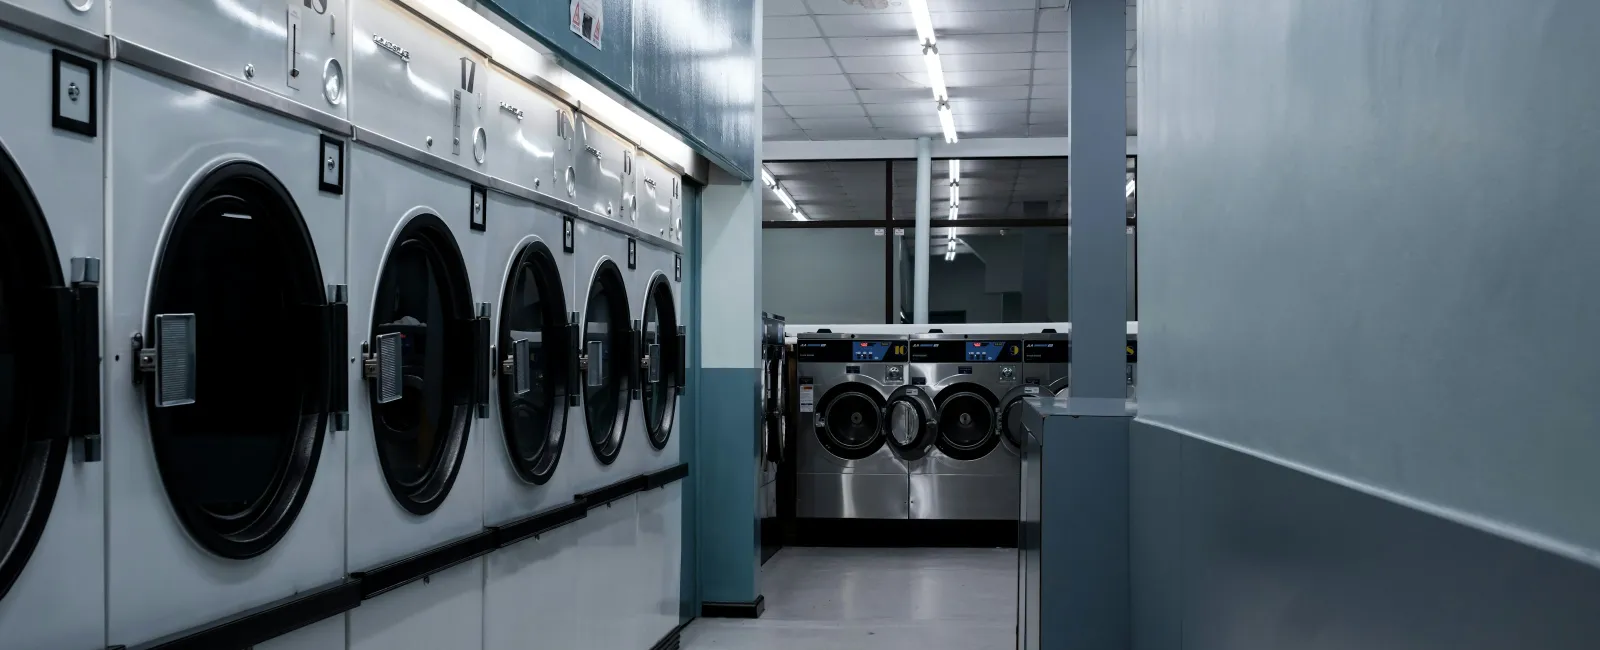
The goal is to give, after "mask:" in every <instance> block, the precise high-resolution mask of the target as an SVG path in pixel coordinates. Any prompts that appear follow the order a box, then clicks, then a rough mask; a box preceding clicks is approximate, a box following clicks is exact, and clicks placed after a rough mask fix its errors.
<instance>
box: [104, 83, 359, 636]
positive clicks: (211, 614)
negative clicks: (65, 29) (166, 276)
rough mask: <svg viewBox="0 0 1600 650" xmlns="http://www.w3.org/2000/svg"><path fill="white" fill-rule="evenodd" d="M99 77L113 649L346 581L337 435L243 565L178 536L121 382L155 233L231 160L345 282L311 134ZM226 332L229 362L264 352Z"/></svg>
mask: <svg viewBox="0 0 1600 650" xmlns="http://www.w3.org/2000/svg"><path fill="white" fill-rule="evenodd" d="M110 81H111V83H110V86H111V87H112V88H114V89H115V94H114V95H111V97H110V105H111V106H112V107H114V110H112V111H111V112H110V119H109V120H107V121H108V122H109V124H110V132H111V133H113V134H116V135H113V136H112V137H113V139H114V140H115V141H114V142H113V143H111V146H110V150H111V153H112V157H111V158H110V160H109V170H108V174H109V176H110V178H111V187H112V196H113V197H115V198H114V200H113V202H112V205H111V209H110V219H111V225H110V229H109V232H110V235H111V241H112V242H114V245H113V246H112V251H111V254H110V255H108V257H109V258H110V260H111V264H110V265H109V266H108V267H107V268H108V271H107V273H106V277H107V280H108V284H109V285H110V288H109V291H108V294H109V295H110V301H109V309H108V314H107V316H106V331H107V340H106V343H105V354H106V375H107V393H106V395H107V397H106V404H107V410H106V423H107V424H106V428H107V433H106V444H105V447H106V464H107V466H108V467H107V472H108V474H107V476H108V484H109V485H108V490H107V492H108V494H109V495H110V496H109V498H110V502H109V504H108V509H109V516H108V518H107V519H108V521H109V526H110V530H109V534H108V540H109V549H108V550H109V553H108V560H107V561H108V563H109V569H108V571H107V575H108V577H109V582H108V589H109V593H108V602H109V608H110V611H109V625H110V630H109V632H110V639H111V641H112V643H114V644H115V643H123V644H134V643H138V642H141V641H144V640H148V639H153V638H156V637H159V636H163V635H166V634H171V633H173V632H177V631H180V630H183V629H187V628H190V627H193V626H196V625H200V624H203V623H207V622H209V621H212V620H215V619H218V618H221V617H224V616H229V615H232V614H234V613H237V612H239V611H241V610H244V609H248V608H250V607H254V606H256V605H260V604H262V603H266V602H270V601H273V600H277V599H280V598H284V597H288V596H291V595H294V594H295V593H299V592H302V591H305V590H308V589H312V588H316V587H321V586H324V585H327V584H329V583H332V582H334V581H337V580H340V579H343V578H344V576H345V562H344V554H343V553H342V552H341V550H340V549H341V548H342V547H343V546H344V534H343V530H342V526H343V523H344V519H345V511H344V499H343V496H342V495H343V492H344V482H345V476H344V474H345V440H346V438H347V436H346V435H345V434H339V433H332V432H328V433H326V434H325V437H324V439H323V444H322V455H321V458H320V460H319V462H318V464H317V468H316V473H315V474H314V475H313V479H312V481H311V488H310V489H311V492H310V494H309V495H308V496H307V498H306V500H305V504H304V506H303V508H302V509H301V511H300V513H299V515H298V517H297V518H296V519H295V521H294V523H293V525H292V526H291V527H290V528H289V530H288V532H287V534H286V535H285V536H284V537H283V538H282V539H281V540H280V541H278V543H277V544H276V545H274V546H273V547H272V548H271V549H270V550H268V551H266V552H265V553H263V554H262V555H260V556H258V557H255V558H251V559H248V560H233V559H224V558H221V557H219V556H216V555H213V554H211V553H209V552H208V551H206V550H204V549H202V548H201V547H200V546H199V544H198V543H196V542H195V541H194V540H193V539H192V538H191V537H190V536H189V535H188V534H187V533H186V532H185V530H184V529H183V527H182V525H181V524H180V523H179V521H178V519H177V516H176V514H175V512H174V510H173V506H172V505H171V503H170V501H169V499H168V494H167V491H166V490H165V489H164V488H163V485H162V479H161V476H160V473H159V471H158V470H157V467H156V465H155V463H154V462H153V461H154V458H153V450H152V445H151V443H150V427H149V420H148V415H147V412H146V408H145V399H144V389H143V387H142V386H136V385H134V384H133V383H132V382H131V381H130V378H131V377H132V376H133V375H134V370H133V365H134V363H135V360H134V357H133V355H132V354H129V353H128V351H129V348H128V345H129V340H128V338H127V337H128V333H130V332H139V331H143V330H144V329H145V319H146V317H147V314H146V313H145V312H146V306H147V305H148V304H149V300H150V287H149V286H148V285H149V282H150V278H151V277H152V276H153V273H154V267H155V264H156V263H157V261H158V259H157V255H158V254H159V251H160V247H161V244H162V238H163V237H164V235H165V233H166V231H167V229H168V228H169V227H170V225H171V223H172V219H173V216H174V215H175V214H176V212H177V210H178V209H179V207H180V206H181V204H182V203H183V201H184V200H185V198H187V197H186V193H187V191H188V190H189V189H190V188H191V187H192V186H193V185H194V184H195V183H197V182H199V181H200V180H201V179H202V178H203V177H204V176H205V175H206V174H207V173H209V172H210V171H212V170H214V169H216V168H217V167H219V166H220V165H222V164H225V163H228V162H232V161H250V162H254V163H256V164H258V165H260V166H261V167H263V168H265V169H267V170H268V171H270V172H271V173H272V174H273V175H274V176H275V177H276V178H277V180H278V181H279V182H280V183H282V185H283V186H284V187H285V188H286V189H287V190H288V191H289V193H290V195H291V197H292V198H293V200H294V201H295V204H296V205H297V206H298V208H299V210H300V213H301V215H302V217H303V220H304V224H305V227H306V228H307V230H308V231H309V234H310V236H311V241H312V243H313V245H314V246H315V249H316V254H317V256H318V259H319V263H320V265H321V273H322V278H323V281H324V282H325V283H328V284H337V283H342V282H343V280H344V268H345V260H344V251H345V239H344V237H345V202H344V197H342V196H339V195H336V194H331V193H328V192H323V191H320V190H319V189H318V188H319V180H320V167H319V166H318V165H317V164H316V163H317V161H318V156H317V154H318V153H319V152H320V151H321V149H322V139H321V134H320V133H319V132H318V131H317V129H315V128H314V127H309V126H304V125H301V124H299V123H296V122H292V121H290V120H287V119H285V118H280V117H277V116H274V115H271V114H267V113H264V112H261V111H259V110H256V109H253V108H250V107H247V106H244V105H242V104H239V103H236V102H233V101H229V100H226V99H223V98H221V97H218V96H215V95H212V94H209V93H207V92H205V91H202V90H196V89H193V88H190V87H187V86H183V85H179V84H177V83H175V82H172V81H170V80H167V79H164V78H160V77H156V76H153V75H151V74H149V73H146V72H143V71H140V70H136V69H133V68H129V67H127V66H124V65H116V64H114V65H113V66H112V68H111V72H110ZM155 161H159V163H157V162H155ZM201 327H203V325H202V326H201ZM237 334H238V336H239V337H240V339H241V341H240V346H241V349H240V353H241V354H249V353H250V352H251V350H252V346H254V347H253V349H254V350H255V351H256V352H259V353H262V354H267V355H270V353H271V346H272V342H271V340H272V337H271V334H270V333H265V332H238V333H237ZM258 337H259V338H258ZM252 340H254V341H257V342H254V343H252ZM207 362H208V360H206V359H200V360H198V363H199V364H204V363H207ZM155 585H159V586H160V588H159V589H157V588H155V587H154V586H155Z"/></svg>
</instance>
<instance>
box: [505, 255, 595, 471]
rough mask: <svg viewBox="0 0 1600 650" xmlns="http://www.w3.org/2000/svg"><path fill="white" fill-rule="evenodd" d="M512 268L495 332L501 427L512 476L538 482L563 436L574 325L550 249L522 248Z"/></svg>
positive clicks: (555, 459)
mask: <svg viewBox="0 0 1600 650" xmlns="http://www.w3.org/2000/svg"><path fill="white" fill-rule="evenodd" d="M511 269H512V270H511V275H510V278H509V279H508V280H507V282H506V286H505V295H504V296H503V297H502V299H501V303H500V304H501V308H500V326H499V334H498V336H497V338H498V341H499V342H498V344H497V345H498V346H499V348H498V349H499V357H500V364H499V368H498V370H499V372H498V373H497V375H498V376H499V388H500V418H501V428H502V430H503V431H504V434H505V442H506V449H507V450H509V451H510V452H511V453H510V456H511V464H512V469H514V470H515V471H516V473H517V476H519V477H521V478H522V480H524V481H527V482H529V483H533V484H535V485H543V484H544V483H545V482H547V481H549V480H550V476H551V475H553V474H554V473H555V470H556V464H557V463H558V462H560V460H561V447H562V444H563V441H564V440H565V437H566V431H567V410H568V409H567V400H566V397H567V392H568V390H569V387H568V386H567V378H568V377H569V376H571V374H570V373H569V372H568V368H567V366H568V364H570V363H571V358H570V357H571V355H570V354H569V350H571V349H572V348H573V347H574V346H575V345H577V342H576V329H577V327H576V325H574V324H571V323H569V322H568V317H567V305H566V298H565V296H564V295H563V293H562V289H561V287H562V286H563V285H562V282H563V279H562V277H561V271H560V269H558V268H557V267H556V261H555V256H554V255H552V254H551V253H550V249H549V248H548V247H546V246H545V245H544V244H543V243H541V242H534V243H532V244H529V245H527V246H525V247H523V249H522V250H521V251H519V252H518V253H517V257H516V260H515V261H514V262H513V263H512V267H511Z"/></svg>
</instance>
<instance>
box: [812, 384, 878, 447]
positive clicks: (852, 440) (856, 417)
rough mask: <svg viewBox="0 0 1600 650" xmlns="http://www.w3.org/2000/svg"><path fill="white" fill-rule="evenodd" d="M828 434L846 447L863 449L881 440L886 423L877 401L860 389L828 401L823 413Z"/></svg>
mask: <svg viewBox="0 0 1600 650" xmlns="http://www.w3.org/2000/svg"><path fill="white" fill-rule="evenodd" d="M823 418H824V422H826V423H827V426H828V436H829V437H830V438H832V439H833V441H834V443H835V444H837V445H839V446H841V447H844V448H846V449H860V448H862V447H866V446H868V445H871V444H872V443H873V442H876V441H878V439H879V434H880V433H881V431H882V429H883V426H882V423H881V421H880V420H881V418H882V414H881V412H880V407H879V406H878V404H877V402H875V401H873V400H872V399H869V398H868V397H867V396H866V395H862V394H861V393H846V394H844V395H841V396H839V398H838V399H836V400H834V401H833V403H831V404H829V405H828V412H827V413H826V414H825V415H824V416H823Z"/></svg>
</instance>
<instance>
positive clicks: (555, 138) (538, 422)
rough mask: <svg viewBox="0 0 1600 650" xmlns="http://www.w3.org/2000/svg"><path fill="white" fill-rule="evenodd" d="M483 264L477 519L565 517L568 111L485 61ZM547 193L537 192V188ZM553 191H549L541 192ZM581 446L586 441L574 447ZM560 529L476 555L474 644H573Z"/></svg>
mask: <svg viewBox="0 0 1600 650" xmlns="http://www.w3.org/2000/svg"><path fill="white" fill-rule="evenodd" d="M489 88H490V93H491V94H490V100H491V102H490V110H489V114H488V115H486V116H485V117H486V120H487V125H486V128H487V130H488V133H489V150H490V151H492V152H493V155H491V156H489V157H488V173H489V176H490V177H491V178H492V181H493V183H492V188H491V190H492V191H491V192H490V193H489V210H488V216H489V219H488V230H487V231H486V232H487V244H486V246H487V253H488V254H487V257H486V261H487V268H486V270H485V277H486V278H488V281H489V283H490V286H499V287H500V289H499V291H498V294H497V295H496V294H491V295H490V296H489V297H490V300H491V302H493V303H494V307H493V309H492V310H491V315H492V321H491V322H492V324H493V327H494V328H495V329H494V346H495V347H494V350H495V354H494V357H493V358H494V359H495V361H496V364H495V366H494V367H493V368H491V370H492V371H493V372H494V373H495V380H494V381H492V382H491V385H490V400H489V419H488V421H487V425H486V426H485V432H486V435H485V439H484V442H483V445H484V463H485V465H484V483H483V499H484V508H485V510H484V513H485V514H484V521H485V523H486V524H489V525H491V526H497V525H502V524H507V522H517V523H519V524H520V523H522V522H529V521H530V519H529V518H537V520H538V521H541V522H547V523H542V524H539V525H537V526H536V527H535V529H537V530H541V531H544V530H545V527H546V526H549V525H554V524H557V523H563V522H570V521H571V518H572V517H573V516H575V515H578V514H582V510H583V508H582V507H581V506H579V507H578V511H577V512H574V511H572V510H571V508H570V507H569V506H567V504H571V503H572V497H573V490H572V488H571V485H570V481H569V480H568V475H569V474H570V473H571V471H570V468H569V467H567V466H565V465H563V464H561V458H562V455H563V453H564V451H566V446H567V445H568V444H569V441H568V436H570V435H573V434H578V435H579V442H581V441H582V433H583V431H582V411H580V410H577V409H575V408H572V407H576V406H580V405H581V402H580V399H581V397H582V390H581V388H580V385H579V381H578V379H579V375H578V367H577V361H578V359H577V350H578V347H579V346H578V338H579V336H580V330H579V328H578V313H577V311H576V309H577V307H576V306H575V300H574V298H573V295H572V291H573V286H574V285H573V281H572V277H573V268H574V267H573V248H572V246H571V245H570V244H571V239H570V238H568V237H567V234H568V232H569V231H568V230H567V228H566V220H565V219H564V218H563V216H564V212H563V211H562V210H563V209H564V206H565V209H567V210H570V209H571V207H572V206H570V204H567V203H565V201H566V199H567V198H568V195H567V193H566V183H565V179H566V174H565V169H566V168H567V167H568V164H567V160H568V159H569V158H570V153H569V152H570V150H571V144H572V143H573V140H574V138H572V137H571V134H572V128H571V125H570V121H571V119H572V118H571V115H572V114H571V111H570V109H569V108H568V107H566V106H565V105H564V104H562V103H561V102H559V101H558V100H556V99H554V98H552V97H551V96H549V95H547V94H545V93H544V92H542V91H540V90H539V89H537V88H536V87H534V86H533V85H532V84H531V83H529V82H527V81H526V80H524V79H523V78H521V77H520V76H519V75H518V74H517V73H516V72H513V71H511V70H507V69H505V68H501V67H498V66H495V65H492V64H491V66H490V68H489ZM547 193H549V194H547ZM551 195H553V196H551ZM585 451H587V448H586V447H585ZM576 541H577V540H576V536H575V532H574V529H573V528H571V527H570V526H567V527H560V528H556V529H553V530H548V531H545V532H541V533H540V534H539V535H536V536H530V537H527V538H524V539H520V540H518V541H517V542H516V543H514V544H510V545H507V546H505V547H503V548H500V549H497V550H496V551H494V552H493V553H491V554H490V555H488V556H487V557H486V559H485V561H486V567H485V571H486V575H485V581H484V599H485V600H484V608H485V609H484V647H485V648H489V649H504V650H512V649H517V648H524V647H526V646H527V643H528V639H531V638H538V639H541V640H542V641H544V642H545V643H547V644H549V645H550V646H551V647H578V644H577V641H576V636H575V635H576V633H577V630H576V629H575V628H574V625H573V623H572V621H573V618H574V616H575V611H574V610H575V605H574V604H573V599H572V591H571V589H572V585H573V584H575V583H576V581H577V580H578V577H577V576H578V575H579V572H578V569H577V567H576V565H575V563H574V560H575V557H576V554H577V549H576Z"/></svg>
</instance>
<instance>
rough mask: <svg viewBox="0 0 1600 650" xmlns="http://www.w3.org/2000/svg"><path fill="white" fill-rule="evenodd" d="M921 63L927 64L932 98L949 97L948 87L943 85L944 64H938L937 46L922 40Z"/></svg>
mask: <svg viewBox="0 0 1600 650" xmlns="http://www.w3.org/2000/svg"><path fill="white" fill-rule="evenodd" d="M922 63H923V64H924V65H926V66H928V83H929V84H930V85H932V86H933V98H934V99H950V89H949V88H946V87H945V85H944V66H943V65H940V64H939V46H937V45H933V44H931V43H927V42H924V43H923V44H922Z"/></svg>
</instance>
